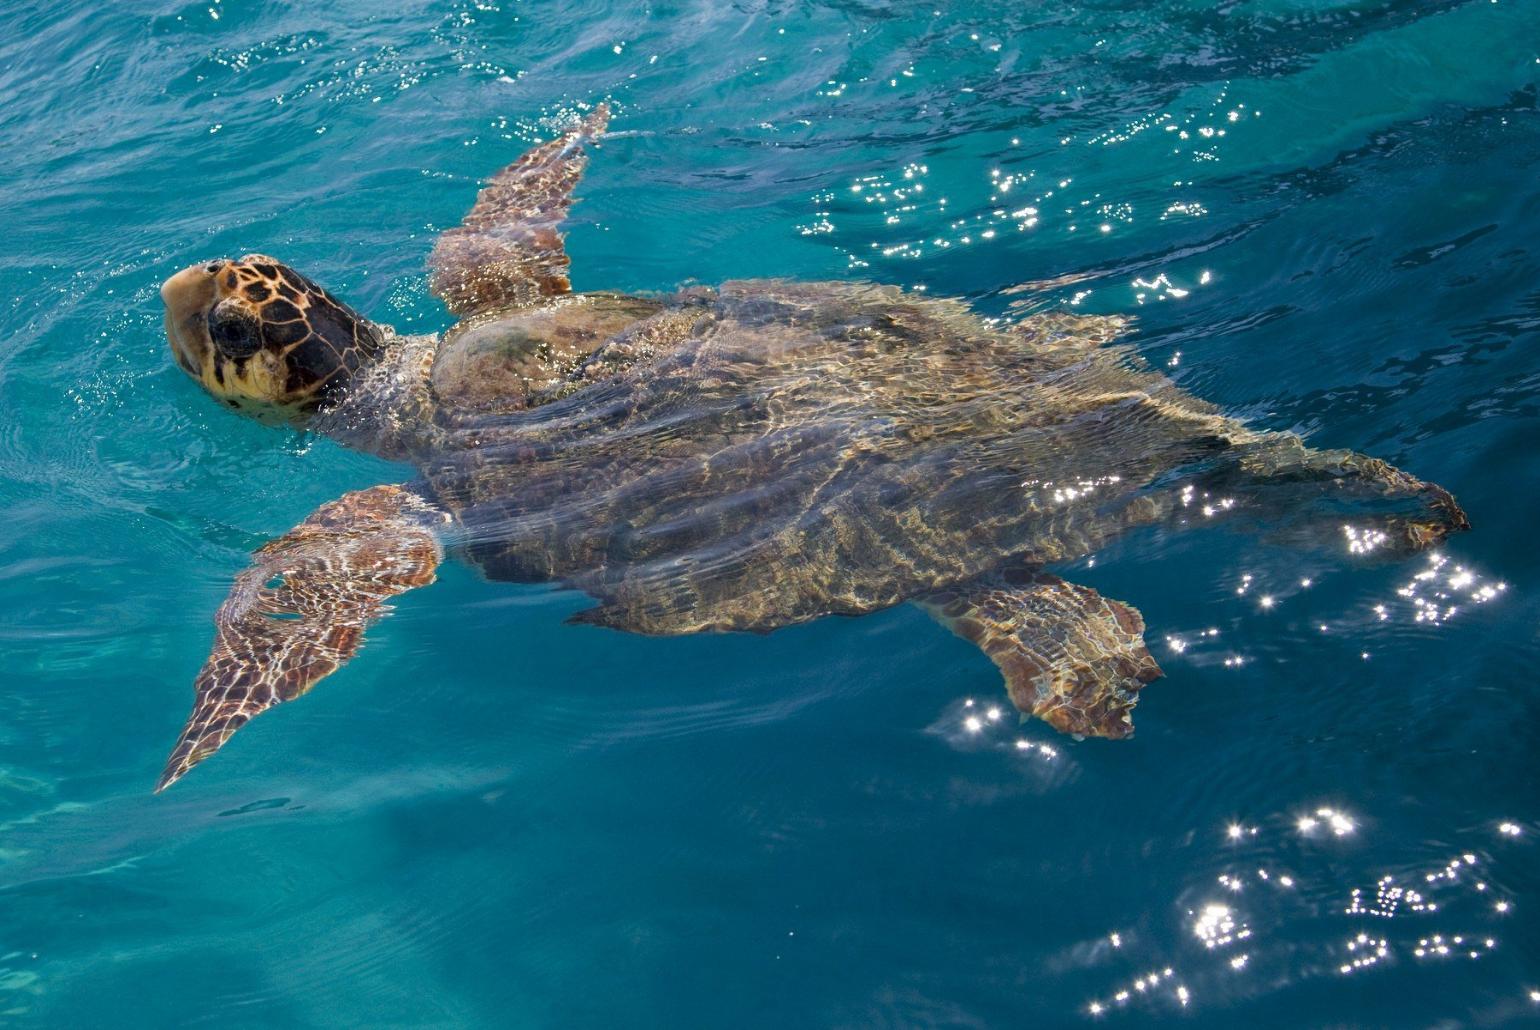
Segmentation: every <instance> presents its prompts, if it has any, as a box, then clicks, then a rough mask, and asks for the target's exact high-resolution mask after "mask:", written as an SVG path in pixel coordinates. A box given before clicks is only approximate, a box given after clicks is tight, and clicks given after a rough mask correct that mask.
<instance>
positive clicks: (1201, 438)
mask: <svg viewBox="0 0 1540 1030" xmlns="http://www.w3.org/2000/svg"><path fill="white" fill-rule="evenodd" d="M607 120H608V110H607V108H605V107H604V106H599V107H596V108H595V109H593V111H592V112H591V113H590V114H589V115H588V116H587V117H586V118H584V119H583V120H582V121H581V122H580V123H579V124H577V125H576V126H574V127H573V128H572V129H570V130H569V131H568V132H566V133H565V134H564V135H562V136H560V137H559V138H557V139H555V140H553V141H551V142H548V143H545V144H543V145H541V146H537V147H535V148H534V149H532V150H530V151H529V152H528V153H526V154H524V155H523V156H522V157H521V158H519V160H518V161H516V162H515V163H514V164H512V165H511V166H509V167H508V168H506V169H505V170H503V171H502V172H500V173H498V174H497V175H496V176H495V177H493V178H492V179H491V180H490V181H489V182H488V183H487V185H486V187H485V188H484V189H482V190H481V192H480V195H479V196H478V197H477V199H476V202H475V205H474V206H473V207H472V208H471V210H470V212H469V214H468V215H467V216H466V218H465V220H464V222H463V224H461V225H459V226H458V227H456V228H453V229H450V230H448V231H447V232H445V233H444V234H443V235H442V236H441V237H440V238H439V239H438V242H437V244H436V245H435V247H434V249H433V253H432V257H431V258H430V266H431V271H432V277H431V283H432V288H433V290H434V292H435V293H437V294H438V296H439V297H441V298H442V299H443V301H444V302H445V304H446V305H447V306H448V308H449V310H450V311H452V312H453V313H454V314H456V315H458V316H460V318H461V321H460V322H459V323H458V324H457V325H455V326H454V327H453V328H452V329H450V330H449V331H448V332H446V333H444V334H443V336H442V337H441V338H440V337H435V336H403V335H398V334H396V333H394V332H393V331H392V330H390V329H389V328H387V327H385V326H382V325H379V324H377V323H374V322H371V321H369V320H368V319H366V318H364V317H363V316H362V315H360V314H359V313H358V312H356V311H354V310H353V309H352V308H350V307H348V306H347V305H346V304H344V303H342V302H341V301H339V300H337V299H336V298H334V297H332V296H331V295H330V294H329V293H327V292H326V291H325V290H323V289H322V288H321V287H319V286H317V285H316V284H315V283H314V282H312V281H311V280H309V279H307V278H306V277H304V276H303V275H301V274H299V273H298V272H296V271H294V270H293V269H291V268H288V267H286V266H285V265H283V264H281V263H279V262H278V261H276V260H274V259H272V258H269V257H265V256H262V255H257V254H253V255H249V256H247V257H244V258H241V259H239V260H220V261H213V262H209V263H207V264H201V265H196V266H194V267H191V268H188V269H186V270H184V271H182V272H179V273H177V274H176V275H174V276H172V277H171V278H170V279H169V280H167V282H166V283H165V285H164V287H162V290H161V295H162V297H163V298H164V301H165V308H166V333H167V336H168V338H169V340H170V344H171V348H172V351H173V352H174V354H175V356H176V360H177V363H178V364H179V365H181V367H182V368H183V369H185V370H186V371H187V373H188V374H189V375H191V376H193V377H194V378H195V379H197V380H198V381H199V382H200V383H201V384H202V385H203V386H204V387H205V388H206V389H207V390H208V391H209V392H210V393H212V394H213V395H214V396H215V397H217V398H219V399H221V400H222V401H223V402H224V403H226V404H227V405H229V406H230V407H232V408H235V409H238V410H241V411H246V412H249V413H253V414H257V415H260V416H262V417H264V418H266V419H269V420H280V421H288V422H292V423H295V424H299V425H303V426H305V427H307V428H308V429H310V430H312V431H316V432H319V433H322V434H325V435H327V436H330V437H333V438H335V439H337V440H339V441H340V442H342V443H343V444H346V445H349V446H353V447H358V448H362V449H364V450H368V451H372V452H374V453H376V454H380V455H383V456H386V457H388V458H391V459H395V460H399V461H403V462H408V463H410V464H412V465H414V466H416V468H417V470H418V474H417V478H415V479H414V480H412V481H411V482H408V483H402V484H398V485H389V486H376V487H373V488H371V489H367V490H361V491H357V492H354V493H350V494H347V495H345V496H343V497H340V498H338V499H337V500H334V501H331V502H329V503H327V504H325V505H322V506H321V508H319V509H318V510H317V511H316V512H315V513H314V514H312V515H311V516H310V517H309V518H307V519H305V520H304V521H303V522H301V523H300V524H299V525H298V526H296V527H295V528H294V529H293V530H291V531H290V532H288V533H286V534H285V535H283V536H281V537H279V538H278V539H276V540H273V541H271V542H270V543H268V544H267V545H265V546H264V547H262V548H261V549H260V550H258V551H257V552H256V555H255V557H254V560H253V563H252V565H251V566H250V567H249V568H248V569H247V570H245V571H244V572H242V573H241V574H240V575H239V576H238V577H237V578H236V581H235V585H234V587H233V588H232V590H231V592H230V596H229V598H228V599H227V600H226V601H225V603H224V604H223V605H222V606H221V607H220V609H219V612H218V614H217V616H216V617H215V621H216V626H217V629H216V637H215V642H214V647H213V652H212V654H211V655H210V656H209V658H208V661H207V663H206V664H205V665H204V666H203V669H202V671H201V672H200V673H199V674H198V678H197V683H196V695H197V699H196V703H195V705H194V708H193V712H192V716H191V717H190V719H189V720H188V722H187V725H186V728H185V729H184V731H183V733H182V736H181V739H180V740H179V741H178V742H177V744H176V747H175V749H174V750H173V751H172V753H171V757H170V761H169V763H168V764H167V766H166V768H165V772H164V773H163V774H162V776H161V778H160V783H159V786H158V787H157V789H158V790H159V789H163V788H165V787H166V786H168V785H169V784H171V783H172V782H173V781H175V780H176V779H177V778H179V777H180V776H182V775H183V774H184V773H186V772H187V770H188V769H190V768H192V766H193V765H195V764H197V763H198V762H200V761H202V760H203V759H204V758H207V757H208V756H209V755H210V754H212V753H213V752H214V751H215V750H216V749H218V748H219V747H220V746H221V745H222V744H224V742H225V741H226V740H228V739H229V738H230V736H231V735H232V734H233V733H234V732H235V731H236V730H237V729H238V728H239V727H240V726H241V725H243V724H244V723H245V722H246V721H247V720H249V719H250V718H251V717H252V716H254V715H256V714H257V713H258V712H261V711H263V710H265V709H267V708H270V707H272V706H274V705H276V704H279V703H281V702H283V701H290V700H293V699H294V698H296V697H298V696H299V695H301V694H303V693H304V692H305V691H307V690H308V689H310V687H312V686H313V685H314V684H315V683H316V681H318V680H319V679H321V678H322V677H323V676H325V675H327V674H328V673H330V672H332V671H333V670H335V669H336V668H337V667H338V666H340V665H341V664H342V663H343V662H345V661H347V660H348V659H349V658H350V657H352V655H353V654H354V653H355V652H356V651H357V650H358V647H359V645H360V643H361V641H362V637H363V633H364V629H365V627H366V626H367V625H368V624H369V623H370V622H371V621H372V620H374V619H376V618H378V617H379V616H381V615H382V614H383V613H384V612H385V611H386V610H387V604H386V602H387V599H389V598H390V597H392V596H393V595H396V594H400V593H402V592H403V591H406V590H410V589H411V588H413V587H419V586H423V585H425V584H428V583H430V582H432V581H433V578H434V570H435V568H436V566H437V565H438V564H439V562H440V561H441V560H442V559H443V557H444V555H445V553H446V551H448V552H452V553H454V554H456V555H458V556H460V557H462V558H463V559H465V560H467V561H469V562H470V563H472V564H474V565H475V566H477V567H479V568H480V569H481V570H482V571H483V572H484V573H485V575H486V576H487V577H488V578H490V579H493V580H508V581H516V582H541V581H546V582H554V583H558V584H561V585H563V586H566V587H570V588H573V589H576V590H580V591H583V592H584V593H586V594H588V595H590V596H591V597H592V598H593V599H594V600H595V601H596V602H597V603H596V605H595V606H594V607H591V608H588V609H587V610H584V611H581V612H579V613H578V614H577V615H575V616H574V617H573V620H572V621H574V622H579V623H589V624H592V625H596V626H608V627H613V628H616V629H621V630H628V631H630V632H634V633H647V634H665V635H666V634H681V633H695V632H701V631H705V630H751V631H759V632H764V631H768V630H772V629H775V628H777V627H779V626H785V625H788V624H791V623H797V622H802V621H805V620H808V619H815V618H818V617H820V616H825V615H831V614H837V615H860V614H863V613H866V612H872V611H877V610H879V609H882V608H887V607H889V606H891V605H895V604H898V603H899V602H901V601H908V600H912V601H916V602H918V603H919V604H921V605H923V606H924V607H925V608H927V609H928V610H929V611H931V612H932V613H933V614H934V615H935V616H936V617H937V618H938V619H939V620H940V621H941V622H943V623H944V624H945V625H947V626H949V627H950V628H951V629H953V630H954V631H956V632H957V633H958V634H960V635H961V636H963V637H965V638H967V639H968V640H971V641H973V642H974V643H976V644H977V645H978V646H979V647H980V648H981V649H982V650H983V651H984V653H985V654H987V655H988V656H989V657H990V658H991V659H992V660H993V661H994V663H995V664H996V665H997V666H999V668H1000V670H1001V671H1002V672H1003V674H1004V677H1005V683H1006V688H1007V690H1008V692H1009V695H1010V698H1011V700H1012V701H1013V702H1014V703H1015V704H1016V706H1017V707H1018V708H1020V709H1021V710H1022V711H1023V712H1027V713H1030V714H1032V715H1035V716H1038V717H1039V718H1042V719H1044V720H1046V721H1047V722H1049V723H1050V724H1052V725H1053V726H1054V727H1056V728H1057V729H1059V730H1062V731H1064V732H1066V733H1071V734H1077V735H1083V736H1100V737H1122V736H1126V735H1128V734H1129V733H1130V732H1131V731H1132V721H1131V719H1130V709H1131V708H1132V707H1133V705H1134V703H1135V700H1136V699H1137V692H1138V691H1139V689H1140V688H1141V687H1142V686H1143V685H1145V684H1146V683H1148V682H1150V681H1151V680H1153V679H1155V678H1156V677H1158V676H1160V675H1161V673H1160V669H1159V667H1158V666H1157V665H1156V663H1155V660H1154V658H1152V657H1151V655H1150V652H1149V650H1148V649H1147V648H1146V647H1145V645H1144V642H1143V639H1142V633H1143V630H1144V624H1143V620H1142V618H1141V617H1140V615H1139V613H1138V612H1137V611H1135V610H1134V609H1133V608H1132V607H1130V606H1129V605H1127V604H1124V603H1122V602H1120V601H1115V600H1111V599H1108V598H1104V597H1102V596H1100V595H1099V594H1097V593H1096V592H1095V591H1094V590H1091V589H1089V588H1087V587H1084V586H1078V585H1075V584H1072V583H1068V582H1066V581H1064V580H1062V579H1060V578H1058V577H1057V576H1055V575H1053V574H1052V573H1051V572H1049V571H1047V569H1048V568H1049V567H1051V566H1053V565H1055V564H1056V563H1063V562H1066V561H1070V560H1073V559H1077V558H1080V557H1081V556H1084V555H1087V554H1089V553H1091V552H1093V551H1095V550H1096V549H1097V548H1098V547H1099V546H1100V545H1102V544H1103V543H1104V542H1106V541H1107V540H1109V539H1110V538H1112V537H1114V536H1116V535H1117V534H1119V533H1122V532H1123V531H1124V530H1127V529H1129V528H1131V527H1135V526H1140V525H1147V524H1151V523H1156V522H1164V523H1169V524H1172V525H1177V524H1181V523H1185V522H1202V521H1204V520H1203V519H1202V518H1201V517H1200V516H1199V515H1198V512H1199V510H1200V509H1201V507H1202V506H1203V505H1204V504H1209V505H1210V506H1218V505H1221V504H1223V505H1229V504H1231V503H1232V502H1233V504H1234V506H1235V509H1236V512H1237V513H1238V514H1246V513H1248V512H1249V513H1250V515H1251V516H1252V517H1253V518H1254V519H1256V520H1258V521H1259V523H1260V524H1261V525H1265V526H1268V527H1280V528H1284V529H1288V528H1292V529H1296V530H1301V531H1305V530H1309V529H1311V528H1312V527H1314V528H1316V529H1319V530H1323V531H1325V532H1327V533H1330V534H1334V535H1340V534H1342V533H1343V532H1344V530H1345V531H1346V532H1347V534H1348V535H1349V539H1350V543H1351V544H1352V546H1353V548H1354V549H1355V550H1362V549H1369V548H1384V549H1387V550H1395V551H1401V552H1405V551H1411V550H1416V549H1419V548H1422V547H1426V546H1428V545H1430V544H1432V543H1435V542H1436V541H1439V540H1441V539H1443V538H1444V537H1445V536H1446V535H1447V534H1448V533H1449V532H1451V531H1453V530H1456V529H1464V528H1467V526H1468V523H1467V522H1466V518H1465V515H1464V513H1463V512H1461V510H1460V508H1459V506H1458V505H1457V504H1456V503H1455V500H1454V498H1453V497H1451V496H1450V495H1449V493H1447V492H1446V491H1445V490H1443V489H1441V488H1439V487H1437V486H1434V485H1431V484H1428V483H1424V482H1421V481H1419V480H1418V479H1415V478H1414V477H1412V476H1410V475H1408V474H1406V473H1405V472H1401V471H1399V470H1397V469H1394V468H1392V467H1391V466H1389V465H1387V464H1386V463H1385V462H1383V461H1379V460H1377V459H1374V458H1369V457H1365V456H1363V455H1360V454H1355V453H1353V452H1350V451H1342V450H1334V451H1321V450H1312V449H1310V448H1308V447H1306V446H1305V445H1304V444H1303V443H1302V442H1301V441H1300V439H1299V438H1298V437H1297V436H1295V435H1292V434H1289V433H1277V432H1257V431H1253V430H1251V429H1248V428H1246V427H1245V426H1243V425H1241V424H1240V423H1239V422H1237V421H1235V420H1233V419H1230V418H1227V417H1225V416H1224V415H1223V414H1221V413H1220V412H1219V411H1218V410H1216V409H1215V408H1213V407H1211V406H1209V405H1207V404H1204V403H1203V402H1201V401H1198V400H1197V399H1195V398H1193V397H1191V396H1189V395H1188V394H1186V393H1184V392H1183V391H1181V390H1180V389H1178V388H1177V387H1176V386H1175V385H1174V384H1173V383H1172V382H1171V381H1170V380H1169V379H1167V378H1166V377H1164V376H1162V375H1160V374H1159V373H1157V372H1155V371H1152V370H1149V369H1147V368H1144V367H1143V366H1142V365H1140V363H1139V362H1138V361H1137V359H1136V358H1135V357H1134V356H1133V355H1132V354H1130V353H1127V350H1126V348H1123V347H1118V346H1109V344H1111V342H1112V341H1113V340H1114V339H1115V338H1116V337H1118V336H1119V335H1120V334H1121V333H1122V332H1123V331H1124V330H1125V323H1124V322H1123V321H1122V320H1120V319H1117V318H1109V317H1095V316H1080V315H1073V314H1068V313H1064V312H1049V313H1040V314H1035V315H1031V316H1029V317H1026V318H1024V319H1022V320H1020V321H1019V322H1016V323H1015V324H1004V323H994V322H986V321H985V320H982V319H980V318H979V317H977V316H975V315H974V314H972V313H971V312H970V311H969V310H968V308H966V307H965V306H964V305H963V304H962V303H960V302H958V301H955V300H946V299H940V298H931V297H927V296H923V295H920V294H917V293H915V292H904V291H902V290H900V289H897V288H894V287H891V286H881V285H873V284H869V283H851V282H792V281H788V280H778V279H777V280H751V281H739V282H728V283H725V284H723V285H722V286H720V287H719V288H717V289H705V288H690V289H685V290H682V291H679V292H675V293H670V294H662V295H657V296H628V295H623V294H619V293H610V292H594V293H573V292H571V290H570V286H569V282H568V278H567V267H568V258H567V255H566V253H565V251H564V249H563V240H562V235H561V233H560V232H559V226H560V223H561V222H562V220H563V218H564V216H565V214H566V212H567V210H568V207H569V206H570V204H571V201H572V190H573V187H574V185H575V184H576V183H577V181H578V177H579V175H580V174H581V172H582V170H583V168H584V165H585V164H586V162H587V157H586V154H585V145H586V144H590V143H592V142H593V141H594V140H596V139H597V138H599V137H600V136H601V134H602V133H603V131H604V128H605V125H606V123H607Z"/></svg>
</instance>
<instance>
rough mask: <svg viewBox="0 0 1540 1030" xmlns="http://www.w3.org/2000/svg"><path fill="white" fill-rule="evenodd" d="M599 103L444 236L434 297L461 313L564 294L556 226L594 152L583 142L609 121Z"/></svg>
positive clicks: (562, 251)
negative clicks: (589, 150)
mask: <svg viewBox="0 0 1540 1030" xmlns="http://www.w3.org/2000/svg"><path fill="white" fill-rule="evenodd" d="M609 120H610V109H609V105H608V104H600V105H599V106H597V107H595V108H594V109H593V111H592V112H591V113H590V114H589V115H588V117H587V118H584V119H583V120H582V121H581V122H579V123H578V124H577V125H576V126H574V127H573V128H572V129H570V130H569V131H568V132H567V133H566V134H565V135H563V136H561V137H560V138H558V139H554V140H552V141H551V142H549V143H543V144H541V145H540V146H538V147H535V148H534V149H533V150H531V151H529V152H528V153H526V154H525V155H524V156H523V157H521V158H519V159H518V160H517V161H515V162H514V163H513V164H511V165H509V166H508V167H507V168H504V169H503V170H502V171H500V172H498V173H497V174H496V175H494V176H493V177H492V178H491V179H490V180H489V181H488V182H487V185H486V187H485V188H484V189H483V190H482V191H481V193H480V194H479V195H478V196H477V197H476V203H475V205H474V206H473V207H472V208H471V209H470V212H469V213H468V214H467V215H466V216H465V221H464V222H462V223H461V224H460V225H459V226H457V227H455V228H453V229H450V230H448V231H447V232H445V233H444V234H443V235H442V236H440V237H439V239H438V243H437V244H435V245H434V247H433V254H432V256H431V257H429V258H428V264H429V266H430V267H431V268H432V270H433V292H434V293H436V294H438V295H439V296H440V297H442V298H443V300H444V303H445V305H447V306H448V308H449V310H450V311H453V312H454V313H455V314H457V315H473V314H475V313H476V312H478V311H488V310H491V309H493V308H504V307H524V306H527V305H530V304H534V303H536V302H538V301H539V300H540V299H541V298H543V297H552V296H556V295H559V294H563V293H566V292H567V291H568V290H569V289H571V283H570V282H569V281H568V279H567V267H568V265H569V264H571V262H570V261H569V260H568V258H567V251H566V248H565V247H563V245H562V237H561V233H560V232H558V231H557V227H558V226H560V225H561V222H562V219H564V218H566V217H567V209H568V208H570V207H571V206H572V190H573V187H575V186H576V185H577V181H578V179H579V178H581V177H582V175H583V169H584V167H585V166H587V164H588V155H587V154H586V153H585V152H584V150H583V143H584V142H585V141H587V140H591V139H593V138H594V137H595V136H597V135H599V134H600V133H602V132H603V131H604V127H605V126H606V125H607V124H609Z"/></svg>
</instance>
